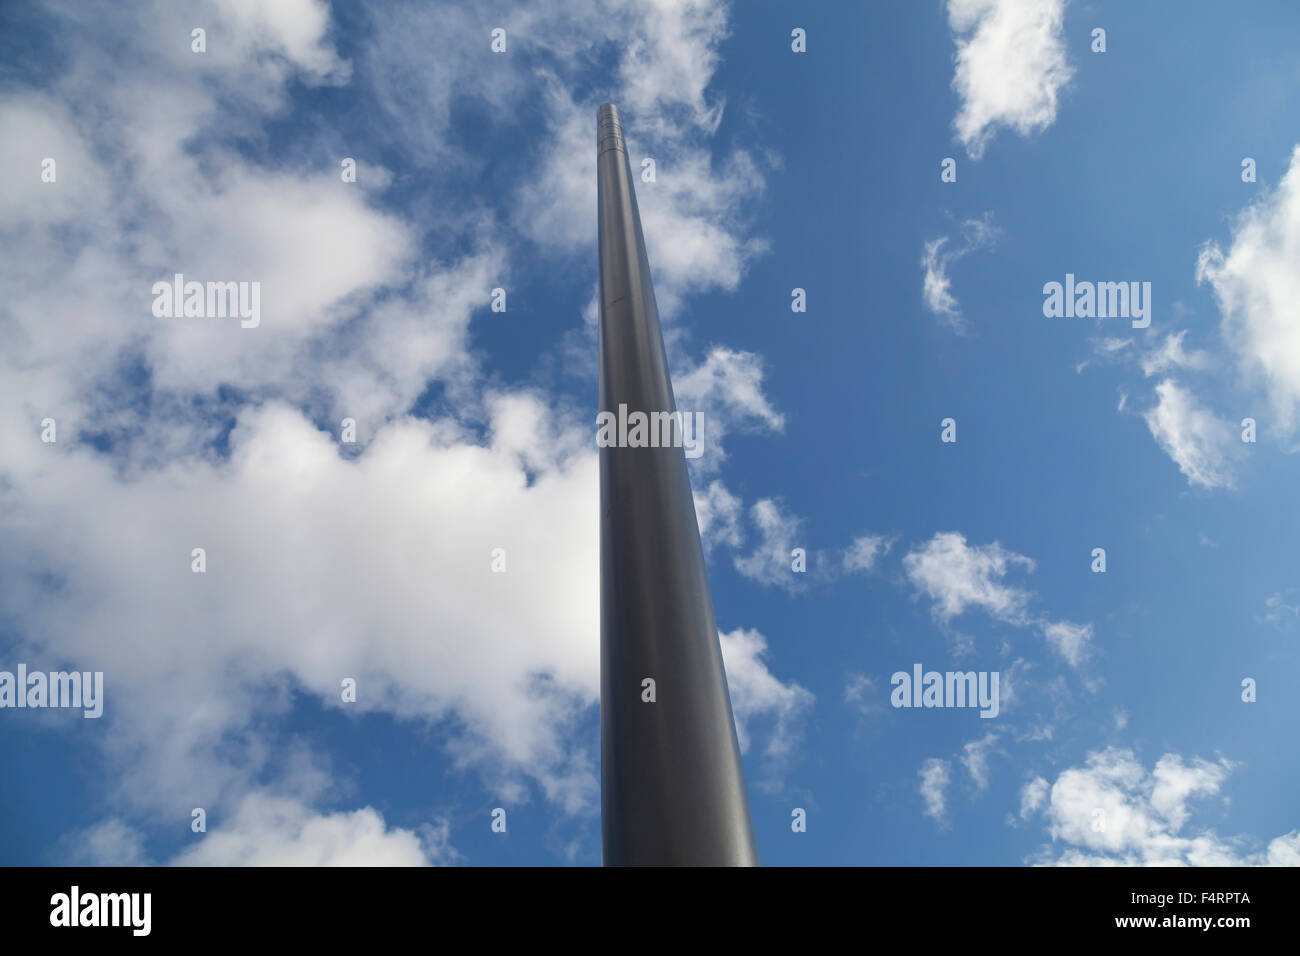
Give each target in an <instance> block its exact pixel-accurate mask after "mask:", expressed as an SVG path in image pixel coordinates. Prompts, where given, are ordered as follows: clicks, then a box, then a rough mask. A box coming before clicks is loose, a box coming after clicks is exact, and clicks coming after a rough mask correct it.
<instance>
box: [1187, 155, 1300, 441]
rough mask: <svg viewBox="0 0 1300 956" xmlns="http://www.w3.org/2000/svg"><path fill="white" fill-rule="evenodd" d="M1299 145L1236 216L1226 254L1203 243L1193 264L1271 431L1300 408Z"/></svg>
mask: <svg viewBox="0 0 1300 956" xmlns="http://www.w3.org/2000/svg"><path fill="white" fill-rule="evenodd" d="M1298 261H1300V146H1296V147H1295V148H1294V150H1293V151H1292V153H1291V162H1290V166H1289V168H1288V169H1287V171H1286V173H1285V175H1283V177H1282V180H1281V182H1280V183H1279V184H1278V186H1277V188H1276V189H1275V190H1273V191H1271V192H1267V193H1264V194H1263V195H1261V196H1260V198H1259V199H1258V200H1257V201H1256V202H1254V203H1253V204H1251V205H1250V206H1248V207H1247V208H1246V209H1245V210H1244V211H1243V212H1242V213H1241V214H1240V216H1238V217H1237V220H1236V222H1235V223H1234V224H1233V227H1232V238H1231V240H1230V242H1229V243H1228V246H1227V249H1226V250H1225V249H1224V248H1222V247H1221V246H1220V245H1219V244H1218V243H1217V242H1213V241H1211V242H1207V243H1206V244H1205V246H1204V247H1202V249H1201V251H1200V255H1199V257H1198V259H1197V263H1196V278H1197V281H1198V282H1208V283H1209V284H1210V287H1211V288H1212V289H1213V290H1214V296H1215V299H1216V300H1217V302H1218V304H1219V311H1220V312H1221V313H1222V323H1221V326H1220V331H1221V332H1222V335H1223V338H1224V340H1225V341H1226V342H1227V343H1228V345H1229V346H1230V347H1231V348H1232V349H1233V351H1234V352H1235V353H1236V355H1237V358H1238V360H1239V362H1240V364H1241V367H1242V369H1243V371H1244V372H1245V373H1246V374H1247V375H1248V376H1249V377H1250V378H1251V379H1253V380H1257V381H1260V382H1261V383H1262V384H1263V386H1264V387H1265V388H1266V389H1267V391H1268V394H1269V397H1270V399H1271V403H1272V406H1273V412H1274V415H1275V416H1276V419H1277V427H1278V429H1279V430H1280V432H1281V433H1282V434H1284V435H1290V434H1292V433H1293V432H1294V431H1295V429H1296V423H1297V417H1296V410H1297V406H1300V270H1297V269H1296V262H1298Z"/></svg>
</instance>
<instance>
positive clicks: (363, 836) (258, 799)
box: [172, 793, 458, 866]
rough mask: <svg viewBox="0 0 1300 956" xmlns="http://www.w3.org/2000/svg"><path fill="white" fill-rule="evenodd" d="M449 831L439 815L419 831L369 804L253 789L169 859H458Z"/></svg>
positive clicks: (382, 862)
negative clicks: (340, 804) (319, 801)
mask: <svg viewBox="0 0 1300 956" xmlns="http://www.w3.org/2000/svg"><path fill="white" fill-rule="evenodd" d="M447 837H448V826H447V823H446V821H443V820H439V821H438V822H437V823H436V824H431V825H429V826H427V827H426V828H424V831H423V833H422V834H417V833H416V832H415V831H413V830H405V829H402V828H401V827H389V826H388V825H386V824H385V823H384V818H383V817H382V816H381V815H380V814H379V813H378V812H377V811H376V810H375V809H374V808H372V807H363V808H362V809H360V810H353V811H351V812H338V813H318V812H316V811H313V810H311V809H310V808H309V807H306V806H304V805H303V804H301V803H299V802H298V801H296V800H293V799H289V798H284V797H274V796H270V795H267V794H264V793H254V794H249V795H248V796H247V797H245V798H244V800H243V801H242V803H241V804H240V805H239V807H238V809H237V810H236V811H235V814H234V816H233V817H232V818H231V820H230V821H229V822H228V823H221V824H219V825H217V826H215V827H212V828H211V829H210V830H209V832H208V833H206V834H205V835H204V836H203V837H202V839H200V840H199V842H198V843H197V844H196V845H195V846H194V847H192V848H191V849H188V850H185V851H183V852H182V853H180V854H179V855H178V856H177V857H176V858H175V859H173V860H172V865H174V866H428V865H430V864H435V863H449V862H454V861H455V860H456V859H457V856H458V854H457V853H456V851H455V850H454V849H452V848H451V847H450V845H449V844H448V842H447Z"/></svg>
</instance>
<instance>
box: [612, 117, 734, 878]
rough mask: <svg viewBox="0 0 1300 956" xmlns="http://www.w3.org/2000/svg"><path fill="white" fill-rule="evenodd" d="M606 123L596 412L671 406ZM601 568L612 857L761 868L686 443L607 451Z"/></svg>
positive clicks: (649, 291) (649, 292)
mask: <svg viewBox="0 0 1300 956" xmlns="http://www.w3.org/2000/svg"><path fill="white" fill-rule="evenodd" d="M596 125H597V158H596V175H597V191H598V207H599V224H600V240H599V241H600V410H601V411H609V412H613V413H614V414H615V415H617V414H618V410H619V405H620V404H622V405H626V406H627V411H628V412H629V413H631V412H634V411H643V412H647V413H649V412H656V411H657V412H672V411H675V410H676V403H675V402H674V399H673V388H672V383H671V382H670V381H669V377H668V362H667V357H666V356H665V354H664V345H663V337H662V335H661V333H660V329H659V310H658V307H657V306H656V305H655V297H654V289H653V288H652V287H651V284H650V263H649V261H648V260H647V258H646V251H645V241H644V239H643V238H642V235H641V216H640V213H639V212H638V210H637V204H636V194H635V192H634V191H633V187H632V170H631V166H630V165H629V163H628V158H627V150H626V146H625V145H624V141H623V128H622V122H621V120H620V118H619V114H618V110H617V109H616V108H615V107H614V106H612V105H610V104H606V105H604V106H602V107H600V110H599V111H598V113H597V121H596ZM705 425H706V431H705V436H704V437H705V438H706V439H707V437H708V432H707V425H708V422H707V421H706V422H705ZM705 447H706V448H707V446H705ZM705 454H707V450H706V451H705ZM600 578H601V581H600V585H601V587H600V685H601V686H600V731H601V827H602V843H603V849H604V863H605V865H607V866H611V865H696V866H753V865H757V864H758V851H757V849H756V847H755V845H754V832H753V826H752V824H751V822H750V817H749V799H748V796H747V794H746V792H745V777H744V771H743V769H742V767H741V763H740V748H739V746H738V744H737V741H736V727H735V722H734V720H733V718H732V713H731V699H730V697H729V695H728V693H727V676H726V672H725V671H724V669H723V665H722V651H721V648H720V647H719V645H718V631H717V625H716V624H715V622H714V619H713V601H712V599H711V598H710V596H709V582H708V576H707V574H706V573H705V568H704V554H703V550H702V549H701V547H700V534H699V527H698V525H697V524H696V519H695V502H694V499H693V498H692V496H691V484H690V478H689V476H688V475H687V472H686V459H685V456H684V454H683V450H682V448H681V447H658V448H652V447H636V448H634V447H605V448H601V449H600ZM645 678H651V679H653V680H654V681H655V694H656V700H655V701H654V702H653V703H648V702H646V701H644V700H643V699H642V693H643V687H642V681H643V680H644V679H645Z"/></svg>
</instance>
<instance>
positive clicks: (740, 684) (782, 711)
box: [718, 628, 814, 789]
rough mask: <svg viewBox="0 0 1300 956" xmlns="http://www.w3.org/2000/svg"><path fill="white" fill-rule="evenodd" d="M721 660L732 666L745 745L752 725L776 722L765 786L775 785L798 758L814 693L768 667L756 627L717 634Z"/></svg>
mask: <svg viewBox="0 0 1300 956" xmlns="http://www.w3.org/2000/svg"><path fill="white" fill-rule="evenodd" d="M718 637H719V639H720V641H721V642H722V661H723V663H724V664H725V665H726V667H727V689H728V690H729V691H730V693H731V709H732V711H733V713H734V714H735V718H736V736H737V738H738V739H739V741H740V746H741V750H748V749H749V746H750V738H751V733H750V728H751V727H752V726H753V725H754V724H755V723H759V722H766V723H767V724H768V725H770V727H771V732H770V733H769V734H768V736H767V743H766V744H765V745H764V748H763V769H764V775H765V776H764V779H763V780H762V781H760V783H762V784H763V785H764V786H765V787H767V788H769V789H775V788H776V787H777V786H778V785H779V782H780V778H781V776H782V774H784V772H785V770H786V768H787V767H788V766H789V764H790V763H791V761H793V760H794V758H795V751H796V750H797V748H798V745H799V743H800V741H801V740H802V726H803V720H804V718H805V717H806V715H807V712H808V711H809V710H810V709H811V707H812V705H813V702H814V697H813V695H812V693H811V692H810V691H808V690H807V689H805V688H803V687H801V686H800V685H798V684H796V683H793V682H791V683H783V682H781V681H780V680H778V679H776V678H775V677H774V676H773V675H772V673H771V671H769V670H768V668H767V665H766V663H765V662H764V658H765V657H766V656H767V640H766V639H765V638H764V637H763V635H762V634H760V633H759V632H758V631H755V630H745V629H743V628H738V629H736V630H734V631H729V632H726V633H722V632H720V633H719V634H718Z"/></svg>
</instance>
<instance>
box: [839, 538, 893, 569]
mask: <svg viewBox="0 0 1300 956" xmlns="http://www.w3.org/2000/svg"><path fill="white" fill-rule="evenodd" d="M893 544H894V539H893V538H887V537H885V536H884V535H881V534H865V535H862V536H860V537H857V538H854V539H853V543H852V544H851V545H849V547H848V550H846V551H845V552H844V569H845V570H846V571H848V572H851V573H852V572H859V571H860V572H862V573H864V574H870V573H871V572H872V571H874V570H875V569H876V564H877V563H878V562H879V561H880V559H881V558H883V557H884V556H885V555H886V554H887V553H888V552H889V549H890V548H891V547H892V546H893Z"/></svg>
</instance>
